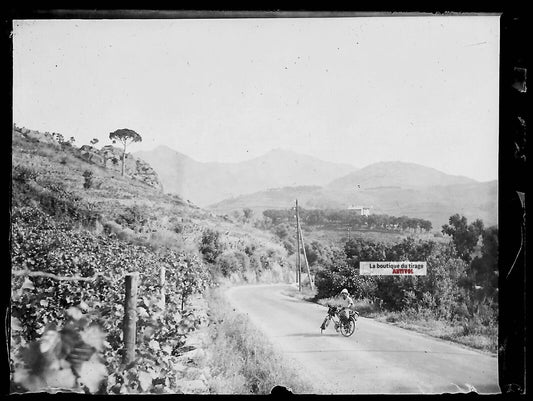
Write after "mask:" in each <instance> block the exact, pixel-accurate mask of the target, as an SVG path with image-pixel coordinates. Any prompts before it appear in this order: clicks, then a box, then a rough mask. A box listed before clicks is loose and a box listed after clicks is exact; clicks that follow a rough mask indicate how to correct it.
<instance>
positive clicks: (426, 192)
mask: <svg viewBox="0 0 533 401" xmlns="http://www.w3.org/2000/svg"><path fill="white" fill-rule="evenodd" d="M295 199H298V202H299V204H300V205H301V206H302V207H303V208H308V209H313V208H321V209H327V208H333V209H339V208H340V209H345V208H348V207H349V206H352V205H354V206H366V207H371V209H370V212H371V213H376V214H388V215H392V216H409V217H417V218H423V219H426V220H429V221H431V223H432V225H433V227H434V228H436V229H439V228H440V227H441V226H442V225H443V224H446V223H447V222H448V219H449V217H450V216H451V215H453V214H455V213H459V214H462V215H464V216H466V217H467V218H468V219H469V221H472V220H474V219H477V218H480V219H482V220H483V222H484V223H485V225H487V226H489V225H494V224H497V221H498V219H497V216H498V183H497V181H496V180H494V181H489V182H478V181H475V180H473V179H470V178H467V177H462V176H452V175H448V174H445V173H442V172H440V171H438V170H435V169H432V168H429V167H425V166H421V165H417V164H412V163H403V162H380V163H375V164H371V165H369V166H367V167H364V168H362V169H360V170H357V171H356V172H352V173H349V174H347V175H346V176H344V177H340V178H338V179H335V180H333V181H331V182H330V183H329V184H327V185H325V186H299V187H284V188H278V189H271V190H266V191H261V192H257V193H254V194H251V195H242V196H239V197H236V198H233V199H226V200H224V201H222V202H219V203H217V204H215V205H212V206H211V208H212V209H213V210H215V211H217V212H219V213H229V212H231V211H233V210H242V209H243V208H244V207H249V208H251V209H253V210H255V211H256V213H261V212H262V211H263V210H265V209H286V208H288V207H291V206H292V205H294V200H295Z"/></svg>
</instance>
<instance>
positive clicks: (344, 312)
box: [339, 288, 359, 322]
mask: <svg viewBox="0 0 533 401" xmlns="http://www.w3.org/2000/svg"><path fill="white" fill-rule="evenodd" d="M341 296H342V298H343V299H344V300H345V301H346V305H344V306H343V307H342V309H341V311H340V312H339V317H340V319H341V320H342V321H343V322H345V321H347V320H348V319H349V318H350V310H353V311H354V312H355V313H357V314H358V315H359V312H357V311H356V310H355V304H354V302H353V299H352V297H350V294H349V293H348V290H347V289H346V288H344V289H343V290H342V291H341Z"/></svg>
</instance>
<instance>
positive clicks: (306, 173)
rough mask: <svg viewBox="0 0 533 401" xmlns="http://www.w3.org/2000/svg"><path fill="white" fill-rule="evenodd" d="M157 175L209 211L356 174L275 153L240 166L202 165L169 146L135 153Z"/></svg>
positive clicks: (350, 168)
mask: <svg viewBox="0 0 533 401" xmlns="http://www.w3.org/2000/svg"><path fill="white" fill-rule="evenodd" d="M134 156H135V157H138V158H140V159H142V160H144V161H146V162H148V163H149V164H150V165H151V166H152V168H153V169H154V170H155V171H156V172H157V174H158V176H159V179H160V180H161V182H162V183H163V189H164V191H165V192H170V193H177V194H179V195H181V196H182V197H183V198H185V199H188V200H190V201H191V202H193V203H196V204H197V205H199V206H202V207H206V206H208V205H210V204H213V203H216V202H220V201H222V200H224V199H227V198H232V197H235V196H240V195H243V194H251V193H254V192H257V191H262V190H265V189H267V188H272V187H282V186H298V185H326V184H328V183H329V182H331V181H332V180H334V179H336V178H339V177H342V176H344V175H346V174H348V173H351V172H353V171H355V170H356V168H355V167H354V166H351V165H348V164H341V163H330V162H325V161H323V160H320V159H317V158H315V157H311V156H307V155H303V154H299V153H295V152H291V151H287V150H282V149H274V150H271V151H270V152H268V153H266V154H264V155H262V156H259V157H256V158H254V159H251V160H247V161H243V162H239V163H203V162H198V161H196V160H193V159H191V158H190V157H188V156H186V155H184V154H182V153H179V152H176V151H175V150H172V149H170V148H168V147H166V146H159V147H157V148H156V149H154V150H152V151H140V152H136V153H134Z"/></svg>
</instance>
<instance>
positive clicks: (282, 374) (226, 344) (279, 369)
mask: <svg viewBox="0 0 533 401" xmlns="http://www.w3.org/2000/svg"><path fill="white" fill-rule="evenodd" d="M221 291H222V289H221V288H218V289H214V290H211V292H210V294H209V296H208V304H209V314H210V325H209V334H210V337H211V343H210V345H209V348H208V355H209V359H208V364H209V366H210V369H211V376H212V378H211V379H210V382H209V386H210V391H211V393H214V394H270V391H271V390H272V388H273V387H274V386H276V385H280V386H284V387H287V388H290V389H291V390H292V392H293V393H300V394H301V393H306V392H310V391H311V386H310V385H309V384H308V383H305V382H304V381H302V380H301V379H300V378H299V375H298V372H297V371H295V370H293V369H292V368H290V367H289V366H288V365H287V364H286V363H284V361H283V359H282V357H281V356H280V355H279V354H278V353H276V351H275V350H274V349H273V348H272V346H271V345H270V343H269V341H268V339H267V338H266V337H265V336H264V335H263V334H262V333H261V332H260V331H259V330H258V329H256V328H255V327H254V326H252V324H251V323H250V322H249V321H248V318H247V317H246V316H244V315H242V314H239V313H237V312H235V310H234V309H232V307H231V306H230V305H229V303H228V302H227V301H226V300H225V299H224V297H223V295H222V293H221Z"/></svg>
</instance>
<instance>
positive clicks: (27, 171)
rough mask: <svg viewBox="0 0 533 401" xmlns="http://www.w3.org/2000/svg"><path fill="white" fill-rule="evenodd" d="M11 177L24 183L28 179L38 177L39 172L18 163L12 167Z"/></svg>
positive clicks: (31, 179)
mask: <svg viewBox="0 0 533 401" xmlns="http://www.w3.org/2000/svg"><path fill="white" fill-rule="evenodd" d="M12 177H13V180H15V181H18V182H20V183H22V184H26V183H28V182H29V181H35V180H36V179H37V178H38V177H39V173H38V172H37V171H35V170H34V169H32V168H29V167H25V166H22V165H20V164H19V165H16V166H15V167H14V168H13V174H12Z"/></svg>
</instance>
